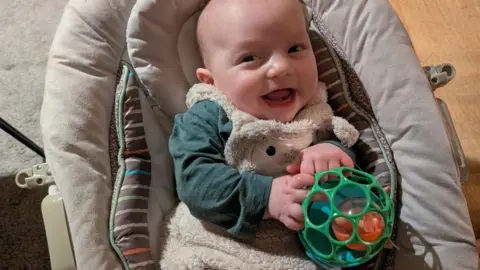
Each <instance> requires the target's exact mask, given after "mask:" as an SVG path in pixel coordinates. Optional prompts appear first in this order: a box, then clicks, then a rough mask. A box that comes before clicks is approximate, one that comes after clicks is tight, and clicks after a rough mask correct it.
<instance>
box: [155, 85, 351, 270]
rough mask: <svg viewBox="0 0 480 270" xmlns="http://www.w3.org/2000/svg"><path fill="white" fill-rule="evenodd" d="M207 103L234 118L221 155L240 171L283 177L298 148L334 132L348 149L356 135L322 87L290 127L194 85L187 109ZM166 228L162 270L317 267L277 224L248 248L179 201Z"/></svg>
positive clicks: (267, 224)
mask: <svg viewBox="0 0 480 270" xmlns="http://www.w3.org/2000/svg"><path fill="white" fill-rule="evenodd" d="M205 99H210V100H213V101H216V102H218V104H219V105H221V106H222V107H223V109H224V110H225V112H226V113H227V116H228V117H229V119H230V120H232V126H233V129H232V133H231V135H230V137H229V139H228V141H227V143H226V147H225V157H226V159H227V162H228V163H229V164H230V165H232V166H233V167H235V168H238V170H240V171H242V172H243V171H255V172H257V173H260V174H263V175H270V176H278V175H283V174H286V167H287V165H288V164H290V163H291V162H292V161H294V160H295V158H297V156H298V154H299V153H300V151H301V150H303V149H305V148H306V147H308V146H310V145H312V143H316V142H318V141H321V140H324V139H325V138H326V137H328V133H333V134H334V135H335V136H336V137H337V138H338V139H339V140H340V142H341V143H342V144H344V145H345V146H347V147H350V146H352V145H353V144H354V143H355V142H356V141H357V139H358V136H359V132H358V131H357V130H356V129H355V128H354V127H353V126H352V125H351V124H349V123H348V122H347V121H346V120H345V119H342V118H339V117H336V116H334V115H333V112H332V109H331V107H330V106H329V105H328V104H327V91H326V87H325V84H323V83H319V89H318V92H317V96H316V97H315V99H313V100H312V101H311V102H310V103H309V104H308V105H307V106H306V107H305V108H304V109H303V110H302V111H301V112H300V113H299V114H298V115H297V116H296V118H295V119H294V121H292V122H290V123H280V122H277V121H272V120H260V119H257V118H255V117H253V116H251V115H249V114H247V113H244V112H241V111H239V110H237V109H236V108H235V107H234V106H233V105H232V104H231V103H230V102H229V101H228V100H227V99H226V97H225V96H224V95H223V94H222V93H221V92H220V91H219V90H218V89H216V88H215V87H213V86H212V85H208V84H196V85H194V86H193V87H192V89H191V90H190V91H189V93H188V95H187V106H188V107H190V106H192V105H193V104H195V103H196V102H199V101H201V100H205ZM167 226H168V233H167V235H166V239H165V246H164V248H163V252H162V259H161V261H160V265H161V268H162V269H167V270H170V269H172V270H174V269H175V270H176V269H263V270H270V269H271V270H279V269H303V270H309V269H318V268H317V266H316V265H315V264H314V263H313V262H312V261H311V260H309V259H308V258H307V257H306V255H305V251H304V248H303V247H302V246H301V244H300V242H299V239H298V235H297V233H296V232H293V231H291V230H288V229H287V228H286V227H285V226H284V225H283V224H281V223H280V222H278V221H276V220H264V221H262V224H261V229H260V231H259V232H258V233H257V235H256V237H255V240H254V242H253V243H248V244H247V243H243V242H242V241H239V240H237V239H233V238H232V237H230V236H229V235H228V234H227V233H226V232H225V231H224V230H222V229H220V228H218V227H216V226H214V225H212V224H208V223H204V222H202V221H200V220H198V219H196V218H195V217H193V216H192V215H191V214H190V211H189V210H188V208H187V206H186V205H185V204H184V203H182V202H180V203H179V205H178V207H177V208H176V209H175V211H174V212H173V214H172V216H171V217H170V221H169V223H168V224H167Z"/></svg>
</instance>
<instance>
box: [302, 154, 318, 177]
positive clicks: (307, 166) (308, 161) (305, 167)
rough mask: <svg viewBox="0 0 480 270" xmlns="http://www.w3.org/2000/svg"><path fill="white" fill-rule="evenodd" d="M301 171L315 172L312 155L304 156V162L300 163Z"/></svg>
mask: <svg viewBox="0 0 480 270" xmlns="http://www.w3.org/2000/svg"><path fill="white" fill-rule="evenodd" d="M300 173H305V174H311V175H313V174H314V173H315V164H314V163H313V159H312V158H311V157H305V156H304V157H303V159H302V163H301V164H300Z"/></svg>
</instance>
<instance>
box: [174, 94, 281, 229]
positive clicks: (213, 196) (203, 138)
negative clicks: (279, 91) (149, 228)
mask: <svg viewBox="0 0 480 270" xmlns="http://www.w3.org/2000/svg"><path fill="white" fill-rule="evenodd" d="M231 129H232V125H231V122H230V121H229V119H228V118H227V117H226V114H225V112H224V111H223V109H222V108H221V107H220V106H218V105H217V104H216V103H214V102H212V101H202V102H200V103H197V104H195V105H194V106H193V107H192V108H190V110H189V111H187V112H185V113H183V114H178V115H176V116H175V119H174V127H173V131H172V134H171V136H170V139H169V150H170V153H171V155H172V157H173V161H174V168H175V179H176V186H177V193H178V197H179V199H180V200H181V201H183V202H184V203H185V204H186V205H187V207H188V208H189V210H190V212H191V213H192V215H193V216H195V217H196V218H198V219H200V220H204V221H207V222H210V223H213V224H216V225H218V226H220V227H223V228H225V229H226V230H227V231H228V232H229V233H231V234H232V235H234V236H237V237H240V238H250V237H252V236H253V235H254V234H255V232H256V231H257V230H258V227H259V224H260V221H261V220H262V218H263V216H264V212H265V209H266V207H267V205H268V199H269V196H270V189H271V184H272V180H273V179H272V177H266V176H262V175H258V174H255V173H239V171H238V170H237V169H235V168H233V167H231V166H229V165H228V164H226V161H225V157H224V148H225V143H226V141H227V140H228V137H229V135H230V132H231Z"/></svg>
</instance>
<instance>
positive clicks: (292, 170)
mask: <svg viewBox="0 0 480 270" xmlns="http://www.w3.org/2000/svg"><path fill="white" fill-rule="evenodd" d="M301 163H302V154H301V153H300V155H299V156H298V157H297V159H295V161H294V162H292V163H290V164H289V165H288V166H287V172H288V173H289V174H297V173H300V165H301Z"/></svg>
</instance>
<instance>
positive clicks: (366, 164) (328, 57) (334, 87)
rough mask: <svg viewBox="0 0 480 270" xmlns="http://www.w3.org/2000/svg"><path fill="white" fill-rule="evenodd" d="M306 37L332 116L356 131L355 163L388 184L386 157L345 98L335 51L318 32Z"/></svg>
mask: <svg viewBox="0 0 480 270" xmlns="http://www.w3.org/2000/svg"><path fill="white" fill-rule="evenodd" d="M310 37H311V40H312V46H313V50H314V52H315V58H316V61H317V67H318V74H319V75H318V79H319V80H320V81H322V82H324V83H325V84H326V85H327V91H328V102H329V104H330V106H331V107H332V109H333V111H334V113H335V115H337V116H339V117H342V118H345V119H346V120H347V121H349V122H350V123H352V125H354V126H355V127H356V128H357V129H358V130H359V131H360V138H359V141H358V143H357V144H356V145H355V146H354V147H355V150H356V151H357V153H359V155H358V156H359V157H360V161H359V163H360V164H357V165H358V166H359V167H360V168H362V169H363V170H365V171H366V172H368V173H370V174H372V175H373V176H376V177H378V178H377V180H378V181H379V182H380V183H381V184H382V185H384V186H387V185H390V173H389V170H388V167H387V164H386V160H385V158H384V157H383V156H382V152H381V148H380V145H379V143H378V142H377V139H376V138H375V136H374V134H373V132H372V129H371V127H370V124H369V123H368V122H367V120H366V119H364V118H363V117H362V116H360V115H358V114H357V113H356V112H355V111H354V110H353V108H351V106H350V102H349V99H347V97H346V94H347V93H348V89H344V87H345V86H346V83H342V78H341V76H340V74H339V67H338V66H337V64H336V63H335V61H334V57H333V55H332V54H334V53H335V52H334V51H332V50H330V49H329V47H328V46H326V44H325V43H324V40H323V38H322V37H321V36H320V34H319V33H317V32H315V31H313V30H312V31H310ZM340 68H341V67H340Z"/></svg>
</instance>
